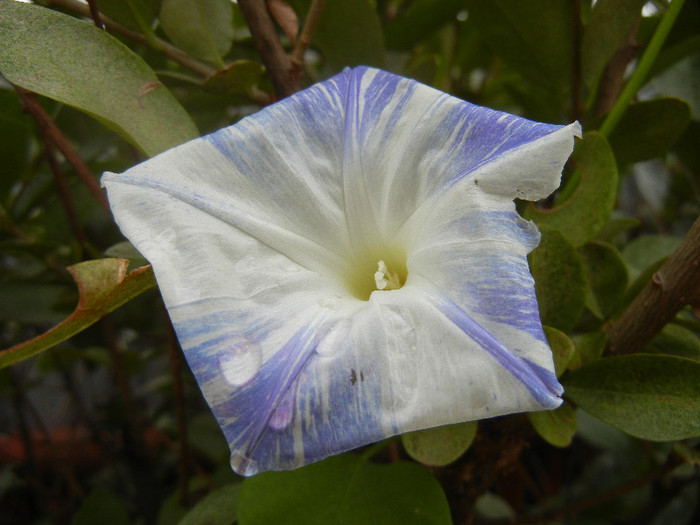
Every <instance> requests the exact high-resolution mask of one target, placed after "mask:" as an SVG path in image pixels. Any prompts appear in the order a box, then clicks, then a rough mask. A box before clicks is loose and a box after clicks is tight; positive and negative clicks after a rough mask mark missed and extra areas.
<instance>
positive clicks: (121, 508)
mask: <svg viewBox="0 0 700 525" xmlns="http://www.w3.org/2000/svg"><path fill="white" fill-rule="evenodd" d="M35 4H39V5H29V4H20V3H18V2H15V1H13V0H0V73H2V77H0V134H1V139H0V156H1V158H2V162H1V163H0V170H1V173H0V348H7V349H6V350H4V351H2V352H0V366H2V367H3V368H2V370H0V392H1V395H2V398H1V399H0V432H1V433H0V521H2V522H3V523H8V524H14V523H17V524H19V523H22V524H25V523H74V524H84V523H95V522H100V523H102V524H103V525H111V524H123V523H159V524H170V523H184V524H188V523H214V524H230V523H235V522H238V523H241V524H242V525H246V524H256V523H263V524H264V523H358V524H362V523H369V522H373V523H387V524H391V523H402V524H404V523H436V524H438V523H440V524H442V523H451V522H454V523H512V522H517V523H576V524H578V523H581V524H607V523H650V524H665V523H674V524H681V525H682V524H686V523H687V524H690V523H697V522H698V521H699V520H700V509H699V508H698V502H699V501H700V478H699V477H698V465H699V463H700V454H699V451H698V442H699V441H698V437H700V342H699V340H698V334H699V333H700V322H699V321H698V318H697V317H696V316H694V315H693V311H695V313H696V314H697V312H698V311H699V310H700V271H698V265H699V261H700V223H698V222H697V217H698V214H699V212H700V147H699V146H700V86H699V83H700V74H699V73H700V32H699V30H700V4H699V3H698V2H697V1H694V0H687V1H686V2H683V1H682V0H673V1H669V0H652V1H648V2H646V1H644V0H598V1H597V2H595V5H592V4H593V2H591V1H589V0H538V1H535V0H492V1H489V2H484V1H479V0H376V1H373V0H327V1H326V2H323V1H318V0H315V1H313V2H311V1H310V0H288V1H287V2H284V1H282V0H270V1H268V2H262V1H259V2H258V1H252V0H248V1H245V0H239V2H238V3H232V2H230V1H229V0H128V1H123V0H95V1H94V2H90V6H88V5H87V4H85V3H82V2H79V1H77V0H49V1H37V2H35ZM91 8H92V11H91ZM317 15H318V18H317ZM102 24H104V26H105V28H106V29H104V30H103V29H101V28H98V26H100V27H101V26H102ZM302 30H303V31H304V32H302V33H301V36H300V37H299V38H297V36H298V35H299V33H300V32H301V31H302ZM307 36H308V37H309V39H308V41H307V40H306V38H307ZM299 42H302V44H299ZM307 44H308V49H307V48H306V45H307ZM290 57H291V58H290ZM357 64H366V65H374V66H379V67H383V68H385V69H388V70H390V71H393V72H396V73H399V74H402V75H404V76H409V77H412V78H415V79H417V80H420V81H422V82H425V83H427V84H430V85H433V86H435V87H437V88H439V89H441V90H444V91H447V92H450V93H452V94H454V95H455V96H458V97H461V98H463V99H465V100H469V101H471V102H475V103H477V104H482V105H487V106H490V107H494V108H497V109H501V110H505V111H509V112H512V113H516V114H520V115H523V116H525V117H528V118H531V119H534V120H542V121H547V122H552V123H568V122H570V121H572V120H579V121H581V123H582V124H583V128H584V138H583V140H582V141H579V143H578V145H577V148H576V151H575V154H574V156H573V159H572V161H571V162H570V163H569V165H568V167H567V169H566V171H565V177H564V183H563V185H562V188H561V189H560V191H559V192H558V193H557V194H556V195H555V196H553V197H551V198H550V199H549V200H547V201H546V202H543V203H539V204H538V205H537V206H533V205H529V204H525V203H521V211H522V213H523V214H524V215H525V216H526V217H528V218H531V219H533V220H534V221H536V222H537V223H538V225H539V226H540V228H541V230H542V232H543V237H542V243H541V245H540V247H538V248H537V250H536V251H535V252H533V254H532V255H531V258H530V263H531V268H532V271H533V275H534V276H535V279H536V283H537V293H538V299H539V301H540V305H541V314H542V319H543V322H544V324H545V325H546V326H547V335H548V337H549V339H550V343H551V345H552V348H553V350H554V352H555V358H556V363H557V371H558V372H559V373H560V374H561V380H562V382H563V384H564V386H565V388H566V396H565V397H566V403H565V405H564V406H563V407H562V408H560V409H559V410H557V411H554V412H550V413H541V414H532V415H513V416H507V417H502V418H496V419H493V420H486V421H481V422H479V423H468V424H463V425H456V426H453V427H444V428H441V429H435V430H431V431H425V432H421V433H416V434H412V435H409V436H403V437H402V438H395V439H391V440H388V441H386V442H383V443H380V444H378V445H375V446H372V447H367V448H366V449H364V450H360V451H356V452H352V453H348V454H344V455H341V456H338V457H336V458H331V459H329V460H326V461H324V462H321V463H319V464H316V465H312V466H309V467H305V468H303V469H300V470H298V471H294V472H291V473H281V474H274V473H273V474H262V475H259V476H256V477H253V478H249V479H246V480H243V479H242V478H238V477H237V476H235V475H234V474H233V473H232V472H231V471H230V468H229V466H228V450H227V447H226V444H225V442H224V441H223V438H222V436H221V434H220V431H219V430H218V427H217V426H216V423H215V422H214V420H213V418H212V416H211V415H210V413H209V411H208V410H207V408H206V406H205V404H204V402H203V400H202V398H201V396H200V393H199V391H198V389H197V386H196V384H195V383H194V380H193V379H192V377H191V376H190V374H189V371H188V370H187V367H186V365H185V364H184V362H183V358H182V356H181V353H180V350H179V348H178V346H177V342H176V339H175V337H174V335H173V331H172V328H171V327H170V324H169V321H168V319H167V315H166V313H165V310H164V308H163V306H162V303H161V300H160V298H159V296H158V293H157V290H156V289H155V287H154V282H153V278H152V274H151V273H150V269H149V267H147V266H144V265H145V264H146V263H145V261H144V260H143V259H141V258H140V257H139V255H138V254H136V253H134V252H133V249H131V248H130V246H129V245H128V244H126V243H124V242H123V239H122V238H121V236H120V234H119V232H118V231H117V229H116V227H115V226H114V224H113V221H112V218H111V215H110V214H109V212H108V210H107V209H106V207H105V200H104V195H103V194H102V193H101V190H100V189H99V187H98V182H97V181H98V180H99V175H100V174H101V173H102V172H103V171H106V170H110V171H123V170H125V169H127V168H128V167H130V166H132V165H134V164H136V163H138V162H139V161H141V160H144V159H145V158H147V157H148V156H151V155H153V154H155V153H157V152H159V151H162V150H163V149H167V148H168V147H171V146H173V145H176V144H178V143H181V142H184V141H186V140H188V139H190V138H193V137H195V136H197V135H199V134H205V133H208V132H211V131H214V130H216V129H218V128H220V127H223V126H226V125H229V124H232V123H234V122H236V121H237V120H238V119H240V118H241V117H243V116H245V115H247V114H250V113H252V112H254V111H256V110H257V109H259V108H260V107H261V106H262V105H265V104H269V103H271V102H273V101H274V100H276V99H278V98H280V97H282V96H285V95H287V94H290V93H292V92H294V91H295V90H297V89H299V88H301V87H303V86H306V85H309V84H311V83H313V82H314V81H318V80H321V79H324V78H327V77H329V76H331V75H332V74H334V73H337V72H338V71H340V70H342V68H343V67H345V66H348V65H349V66H352V65H357ZM34 93H38V94H39V95H36V94H34ZM115 257H118V258H121V259H115ZM126 260H129V262H127V261H126ZM68 267H70V270H67V268H68ZM76 282H77V284H78V286H76ZM127 302H128V304H126V305H124V306H121V307H120V308H118V309H116V308H117V307H118V306H120V305H122V304H124V303H127ZM76 304H78V307H77V309H76ZM108 312H112V313H109V314H108V315H105V314H107V313H108ZM59 323H60V324H59ZM57 324H58V328H56V329H53V330H49V329H50V328H51V327H52V326H54V325H57ZM47 330H49V331H48V332H47ZM70 336H73V337H70ZM32 338H34V339H32Z"/></svg>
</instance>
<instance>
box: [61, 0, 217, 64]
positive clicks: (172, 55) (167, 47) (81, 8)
mask: <svg viewBox="0 0 700 525" xmlns="http://www.w3.org/2000/svg"><path fill="white" fill-rule="evenodd" d="M49 5H55V6H59V7H63V8H66V9H70V10H71V11H73V12H75V13H78V14H80V15H82V16H90V9H89V8H88V6H87V5H85V4H83V3H82V2H80V1H78V0H50V1H49ZM100 19H101V21H102V23H104V25H105V27H107V29H109V30H110V31H114V32H115V33H119V34H121V35H124V36H126V37H128V38H130V39H131V40H133V41H135V42H138V43H139V44H143V45H145V46H148V47H150V48H151V49H155V50H156V51H159V52H161V53H163V54H164V55H165V56H166V57H168V58H169V59H171V60H172V61H173V62H177V63H178V64H180V65H181V66H183V67H186V68H187V69H189V70H190V71H194V72H195V73H197V74H198V75H201V76H203V77H210V76H211V75H213V74H214V73H216V69H214V68H212V67H210V66H208V65H207V64H204V63H203V62H200V61H199V60H196V59H194V58H192V57H191V56H190V55H188V54H187V53H185V52H184V51H183V50H182V49H180V48H178V47H175V46H174V45H172V44H170V43H168V42H166V41H165V40H161V39H160V38H157V37H153V38H152V39H149V38H148V37H146V36H145V35H142V34H141V33H139V32H138V31H134V30H133V29H129V28H128V27H125V26H123V25H121V24H119V23H118V22H115V21H114V20H112V19H111V18H108V17H106V16H105V15H100Z"/></svg>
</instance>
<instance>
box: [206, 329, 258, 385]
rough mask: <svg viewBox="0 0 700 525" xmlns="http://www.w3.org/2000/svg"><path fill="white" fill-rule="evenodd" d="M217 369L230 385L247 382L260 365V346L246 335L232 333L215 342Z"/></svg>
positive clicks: (254, 374)
mask: <svg viewBox="0 0 700 525" xmlns="http://www.w3.org/2000/svg"><path fill="white" fill-rule="evenodd" d="M217 346H219V348H220V350H219V351H218V352H217V353H218V360H219V369H220V370H221V373H222V374H223V376H224V379H226V382H228V383H229V384H230V385H233V386H235V387H240V386H244V385H246V384H248V383H249V382H250V381H251V380H252V379H253V378H254V377H255V376H256V374H257V373H258V371H259V370H260V367H261V366H262V348H260V345H259V344H258V343H257V342H256V341H254V340H253V339H250V338H249V337H246V336H240V335H233V336H229V337H226V338H223V339H221V340H220V341H218V342H217Z"/></svg>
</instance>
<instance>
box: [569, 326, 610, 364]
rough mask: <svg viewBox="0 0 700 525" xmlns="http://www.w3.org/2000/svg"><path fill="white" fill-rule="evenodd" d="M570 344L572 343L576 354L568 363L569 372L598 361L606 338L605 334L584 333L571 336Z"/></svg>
mask: <svg viewBox="0 0 700 525" xmlns="http://www.w3.org/2000/svg"><path fill="white" fill-rule="evenodd" d="M571 342H573V343H574V348H575V349H576V354H575V355H574V357H573V358H572V359H571V362H570V363H569V369H570V370H571V369H576V368H579V367H580V366H581V365H585V364H587V363H591V362H593V361H597V360H598V359H600V356H602V355H603V350H605V344H606V343H607V342H608V336H607V334H606V333H605V332H585V333H582V334H574V335H572V336H571Z"/></svg>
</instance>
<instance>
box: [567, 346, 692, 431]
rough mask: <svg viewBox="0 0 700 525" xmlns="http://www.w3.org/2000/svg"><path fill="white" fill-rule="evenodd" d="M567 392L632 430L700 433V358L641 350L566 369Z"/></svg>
mask: <svg viewBox="0 0 700 525" xmlns="http://www.w3.org/2000/svg"><path fill="white" fill-rule="evenodd" d="M562 383H563V385H564V389H565V392H566V396H567V397H568V398H569V399H571V400H573V401H574V402H575V403H576V404H577V405H578V406H579V407H581V408H582V409H583V410H585V411H586V412H588V413H589V414H591V415H592V416H595V417H597V418H599V419H601V420H603V421H605V422H606V423H608V424H610V425H612V426H614V427H616V428H619V429H620V430H622V431H624V432H627V433H628V434H630V435H632V436H635V437H639V438H642V439H647V440H651V441H672V440H678V439H687V438H692V437H698V436H700V363H698V362H696V361H692V360H690V359H684V358H681V357H672V356H663V355H647V354H635V355H627V356H617V357H607V358H603V359H599V360H598V361H595V362H593V363H590V364H588V365H585V366H583V367H581V368H579V369H578V370H576V371H574V372H570V373H568V374H566V375H565V376H564V378H563V381H562Z"/></svg>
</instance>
